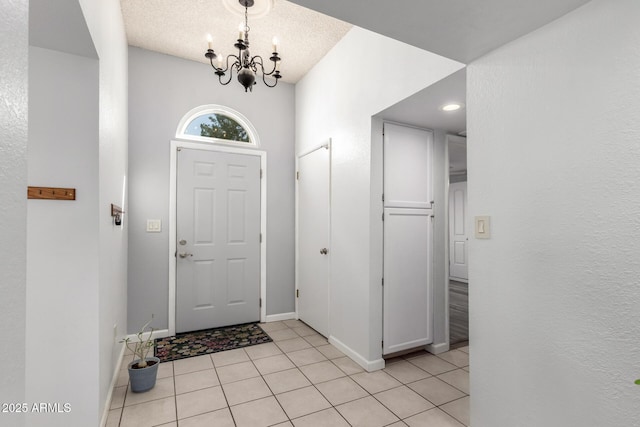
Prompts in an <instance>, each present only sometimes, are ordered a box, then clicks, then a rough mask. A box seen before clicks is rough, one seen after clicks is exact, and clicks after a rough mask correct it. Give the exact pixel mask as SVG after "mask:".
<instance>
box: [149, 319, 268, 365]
mask: <svg viewBox="0 0 640 427" xmlns="http://www.w3.org/2000/svg"><path fill="white" fill-rule="evenodd" d="M155 341H156V342H155V344H156V345H155V356H156V357H157V358H159V359H160V361H161V362H170V361H172V360H178V359H186V358H187V357H194V356H202V355H204V354H211V353H217V352H219V351H225V350H233V349H236V348H242V347H249V346H252V345H256V344H263V343H267V342H271V341H272V340H271V338H269V335H267V334H266V333H265V332H264V331H263V330H262V328H260V326H258V324H257V323H245V324H243V325H234V326H225V327H222V328H213V329H204V330H201V331H194V332H184V333H181V334H177V335H176V336H174V337H168V338H158V339H156V340H155Z"/></svg>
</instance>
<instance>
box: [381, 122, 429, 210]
mask: <svg viewBox="0 0 640 427" xmlns="http://www.w3.org/2000/svg"><path fill="white" fill-rule="evenodd" d="M432 145H433V133H432V132H431V131H428V130H424V129H416V128H411V127H406V126H400V125H394V124H390V123H385V124H384V200H385V201H384V205H385V207H395V208H423V209H430V208H431V201H432V200H433V197H432V183H431V180H432V177H431V175H432V172H431V156H432Z"/></svg>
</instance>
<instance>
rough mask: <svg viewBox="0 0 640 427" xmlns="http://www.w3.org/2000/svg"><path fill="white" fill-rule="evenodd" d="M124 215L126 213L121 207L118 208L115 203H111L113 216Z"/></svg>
mask: <svg viewBox="0 0 640 427" xmlns="http://www.w3.org/2000/svg"><path fill="white" fill-rule="evenodd" d="M123 213H124V211H123V210H122V208H121V207H120V206H116V205H114V204H113V203H111V216H116V215H122V214H123Z"/></svg>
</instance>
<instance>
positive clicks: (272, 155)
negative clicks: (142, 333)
mask: <svg viewBox="0 0 640 427" xmlns="http://www.w3.org/2000/svg"><path fill="white" fill-rule="evenodd" d="M206 104H218V105H224V106H227V107H230V108H232V109H234V110H236V111H238V112H240V113H241V114H243V115H244V116H245V117H246V118H247V119H248V120H249V121H250V122H251V123H252V124H253V126H254V127H255V128H256V130H257V133H258V135H259V138H260V143H261V147H259V148H258V149H259V150H263V151H265V152H266V153H267V172H266V176H267V284H266V287H267V301H266V309H267V315H272V314H279V313H290V312H293V311H294V310H295V303H294V288H295V286H294V231H295V219H294V218H295V215H294V194H295V193H294V173H295V172H294V171H295V166H294V165H295V162H294V114H295V112H294V86H293V85H290V84H286V83H279V84H278V86H277V87H275V88H273V89H270V88H267V87H266V86H264V84H263V83H262V82H261V81H258V84H257V85H256V86H255V87H254V91H253V92H249V93H245V92H244V89H243V88H242V87H241V86H240V84H239V83H237V81H235V78H234V81H232V82H231V83H230V84H229V85H228V86H222V85H220V84H219V83H218V80H217V77H216V76H215V75H214V74H213V72H212V70H211V67H210V66H209V65H207V64H204V63H198V62H193V61H187V60H184V59H180V58H176V57H173V56H168V55H163V54H159V53H155V52H151V51H148V50H144V49H139V48H135V47H130V48H129V179H128V182H129V209H128V211H127V213H126V220H127V221H128V226H129V267H128V268H129V270H128V280H129V290H128V331H129V332H130V333H132V332H135V331H136V330H137V329H138V328H139V327H140V326H141V325H143V324H144V323H145V322H146V321H148V320H149V319H150V318H151V315H152V314H153V316H154V322H153V326H154V328H156V329H166V328H168V324H169V322H168V304H169V301H168V293H169V171H170V160H169V154H170V141H171V140H172V139H174V137H175V133H176V129H177V127H178V123H179V122H180V119H182V117H183V116H184V115H185V114H186V113H187V112H188V111H189V110H191V109H193V108H195V107H198V106H201V105H206ZM147 219H160V220H162V232H160V233H147V232H146V231H145V230H146V221H147Z"/></svg>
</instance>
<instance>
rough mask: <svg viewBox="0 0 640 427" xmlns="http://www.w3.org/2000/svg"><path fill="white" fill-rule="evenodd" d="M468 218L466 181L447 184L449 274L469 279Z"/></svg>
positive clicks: (461, 278)
mask: <svg viewBox="0 0 640 427" xmlns="http://www.w3.org/2000/svg"><path fill="white" fill-rule="evenodd" d="M468 224H469V220H468V218H467V183H466V182H456V183H453V184H450V185H449V276H450V277H451V278H452V279H457V280H462V281H467V280H468V279H469V272H468V271H469V270H468V268H469V267H468V266H469V261H468V259H467V254H468V246H469V230H468Z"/></svg>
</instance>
